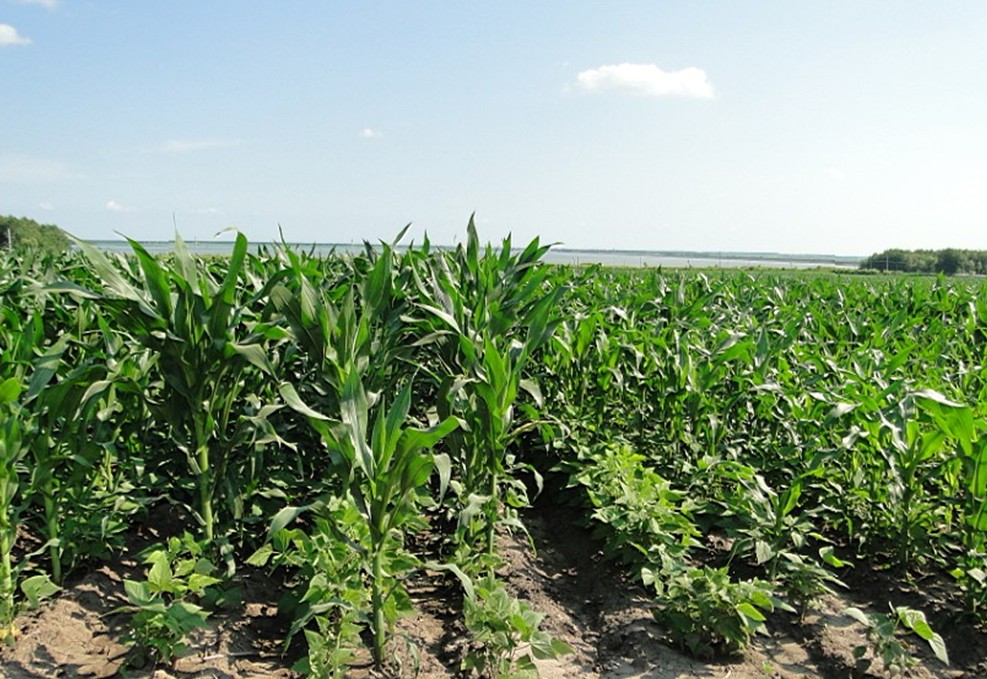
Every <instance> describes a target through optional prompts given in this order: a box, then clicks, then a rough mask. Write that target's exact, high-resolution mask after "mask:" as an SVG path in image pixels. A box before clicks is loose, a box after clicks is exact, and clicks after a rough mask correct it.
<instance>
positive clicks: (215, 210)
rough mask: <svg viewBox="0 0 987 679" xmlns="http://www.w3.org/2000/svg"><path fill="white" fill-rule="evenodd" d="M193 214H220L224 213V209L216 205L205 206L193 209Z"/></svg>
mask: <svg viewBox="0 0 987 679" xmlns="http://www.w3.org/2000/svg"><path fill="white" fill-rule="evenodd" d="M192 214H196V215H209V216H219V215H222V214H223V211H222V210H220V209H218V208H214V207H204V208H198V209H195V210H192Z"/></svg>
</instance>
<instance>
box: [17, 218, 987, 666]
mask: <svg viewBox="0 0 987 679" xmlns="http://www.w3.org/2000/svg"><path fill="white" fill-rule="evenodd" d="M398 240H400V236H399V238H398V239H397V240H396V241H395V242H394V243H391V244H385V243H382V244H380V245H379V246H376V247H372V246H369V245H368V246H367V248H366V249H365V252H364V253H362V254H361V255H358V256H338V255H331V256H329V257H325V258H320V257H314V256H312V255H310V254H306V253H304V252H299V251H295V250H292V249H291V248H288V247H280V246H279V247H272V248H262V249H260V250H258V251H256V252H251V251H250V249H249V247H248V244H247V241H246V239H244V238H243V237H242V236H239V237H238V238H237V240H236V243H235V246H234V248H233V252H232V255H231V256H230V257H228V258H201V257H195V256H193V255H191V254H190V253H189V252H188V250H187V249H186V248H185V246H184V244H183V243H182V242H181V241H180V240H179V241H178V242H177V243H176V249H175V252H174V254H172V255H169V256H165V257H154V256H151V255H150V254H149V253H147V252H146V251H145V250H144V248H143V247H141V245H140V244H139V243H136V242H133V243H132V244H131V245H132V251H133V252H132V254H131V255H129V256H122V255H119V256H118V255H110V254H107V253H104V252H101V251H98V250H96V249H94V248H92V247H91V246H88V245H87V244H85V243H79V244H78V251H77V252H76V253H73V254H72V255H70V256H66V257H64V258H61V259H57V260H53V259H51V258H47V259H46V258H40V257H38V258H35V257H32V256H31V255H30V254H27V255H24V254H21V255H20V256H17V257H14V256H5V257H4V258H2V259H0V300H2V303H3V304H2V307H0V313H2V324H0V415H2V422H3V436H2V439H0V557H2V562H0V623H2V624H3V626H4V627H3V629H4V632H3V636H4V637H7V638H11V639H12V638H13V637H14V634H15V631H16V627H15V624H16V623H15V621H14V616H15V614H16V613H17V611H18V610H20V609H21V608H22V607H23V606H25V605H31V604H37V602H38V601H39V600H40V599H42V598H44V597H45V596H51V595H53V594H54V593H55V592H56V591H57V587H58V585H59V584H60V583H61V582H62V580H63V578H64V577H65V575H66V573H67V572H70V571H73V570H79V569H82V568H85V567H87V566H89V565H91V564H92V563H94V562H97V561H99V560H100V559H105V558H107V557H108V555H109V554H111V553H112V552H115V551H119V550H121V549H123V548H124V547H125V545H126V541H127V539H128V538H127V536H128V534H130V533H132V532H133V529H134V527H135V526H136V525H137V524H139V523H141V522H143V521H147V517H148V516H149V515H150V513H151V512H153V511H154V508H155V507H159V506H161V505H162V504H168V505H172V506H176V507H179V508H183V510H184V515H186V516H188V517H189V519H190V521H191V522H192V523H191V525H189V526H187V527H184V528H183V530H181V531H179V532H176V534H175V535H172V536H170V539H168V540H167V541H166V542H165V543H163V544H160V545H157V546H155V547H152V548H150V549H148V550H147V551H146V552H145V553H144V560H145V563H146V566H147V569H146V572H145V579H143V580H133V581H127V583H126V594H127V596H128V598H129V601H130V604H129V605H128V606H127V607H125V610H124V612H127V613H128V614H130V616H131V628H132V632H131V640H132V642H133V643H134V647H135V654H138V651H139V652H140V653H142V654H144V656H145V657H149V658H150V659H153V660H170V659H171V658H172V657H174V656H175V655H176V654H178V653H180V652H181V650H182V645H183V643H184V642H185V639H186V638H187V635H188V633H189V632H191V631H192V630H193V629H195V628H196V627H201V626H203V625H205V624H206V621H207V618H208V616H209V614H210V612H211V611H212V610H214V609H215V608H216V607H217V606H220V605H221V602H222V601H223V592H224V591H225V589H226V588H227V587H228V586H229V583H230V582H231V578H233V577H234V575H235V573H236V572H237V571H238V570H242V569H244V568H266V569H268V570H269V571H271V572H272V573H274V574H276V575H278V576H279V577H281V578H282V579H283V581H284V582H285V583H286V585H285V586H286V589H287V590H288V596H287V597H286V598H285V603H284V607H285V609H286V612H287V613H288V614H289V615H290V616H291V619H292V621H293V622H292V625H291V628H290V630H289V631H288V634H287V637H288V639H287V641H286V645H287V644H291V643H292V640H293V639H294V638H295V637H297V636H298V635H303V636H304V639H305V644H306V646H307V654H305V657H304V658H303V659H302V660H301V661H300V662H299V665H298V668H299V669H300V670H302V671H306V672H309V673H311V674H312V675H314V676H333V675H340V674H342V673H344V672H345V671H346V668H347V667H348V666H349V665H350V664H351V663H353V662H355V659H356V658H358V657H359V656H360V655H361V654H362V653H363V652H364V651H363V649H367V652H368V653H369V655H370V656H371V659H372V660H373V662H374V663H376V664H377V665H378V666H382V665H386V664H387V663H388V662H390V659H391V658H392V657H393V651H392V649H391V644H390V639H391V637H392V634H393V630H394V624H395V622H396V621H397V619H398V618H399V617H400V616H401V615H404V614H405V613H407V612H408V611H409V610H410V609H411V606H412V604H411V598H410V595H409V592H408V584H409V582H410V581H411V579H413V578H452V581H453V582H456V583H458V585H459V587H460V589H461V591H462V592H463V597H464V599H463V611H464V621H465V624H466V626H467V628H468V629H469V630H470V631H471V633H472V634H473V642H472V645H471V650H470V653H469V655H468V657H467V658H465V659H464V661H463V666H464V668H467V669H475V670H477V671H479V672H481V673H486V674H489V675H500V674H504V673H508V672H511V671H518V672H530V671H532V669H533V663H532V657H547V656H551V655H555V654H558V653H561V652H564V651H565V650H566V648H565V647H564V645H563V644H561V643H559V642H556V641H554V640H552V639H551V638H549V637H548V636H547V635H546V634H544V633H543V632H541V631H540V630H539V629H538V624H537V623H538V616H537V615H536V614H535V613H534V612H533V611H530V610H528V609H527V607H526V606H525V605H524V604H523V602H518V601H516V600H513V599H512V598H511V597H510V596H509V595H508V594H507V593H506V591H505V590H504V588H503V585H502V584H501V583H499V582H498V581H497V576H496V573H497V567H498V565H499V559H498V556H497V549H496V546H497V539H496V538H497V534H498V532H500V531H502V530H523V525H522V523H521V521H520V519H519V514H518V512H519V510H521V509H522V508H524V507H525V506H527V504H528V501H529V494H530V493H531V492H532V491H535V492H538V491H540V490H541V488H542V478H543V476H544V475H551V476H553V477H555V478H563V479H565V480H566V481H567V483H564V484H562V485H567V486H568V488H566V489H564V490H563V491H560V492H559V495H558V496H557V497H554V498H552V500H553V501H557V502H575V503H579V504H580V505H581V506H582V507H584V509H585V516H586V522H587V524H588V525H591V526H592V527H593V528H594V530H595V531H596V532H597V534H598V535H599V536H600V538H601V539H602V540H604V544H605V545H606V546H607V549H608V550H609V552H610V554H611V555H612V556H613V557H614V558H616V559H618V560H620V561H622V562H624V563H626V564H628V565H630V566H631V567H632V568H633V569H634V571H635V572H637V573H640V575H641V578H642V582H643V583H644V584H645V585H646V586H648V587H649V588H651V589H652V591H653V593H654V597H655V614H656V617H657V618H658V619H659V621H660V622H661V623H662V624H663V626H664V628H665V629H666V630H667V631H668V634H669V637H670V638H671V639H672V640H673V641H675V642H677V643H680V644H681V645H683V646H684V647H686V648H688V649H690V650H692V651H693V652H695V653H698V654H710V653H720V652H732V651H736V650H739V649H741V648H743V646H744V645H745V644H746V643H747V642H748V641H749V640H750V638H751V635H752V634H754V633H755V632H757V631H760V630H762V629H764V628H765V626H766V625H767V624H769V623H770V617H769V616H770V615H771V614H772V613H773V612H774V611H777V610H788V611H795V612H797V613H801V614H803V615H804V613H805V612H806V611H807V610H809V609H810V608H811V607H812V606H813V605H815V603H816V601H817V600H818V598H819V597H820V596H821V595H822V594H824V593H826V592H827V591H829V590H830V588H832V587H838V586H840V579H839V578H840V573H841V570H842V569H844V568H846V567H847V565H848V564H851V563H852V564H853V565H854V567H857V568H862V567H874V568H885V567H888V568H893V569H897V570H898V571H899V572H900V573H901V574H902V575H903V577H904V576H907V577H922V576H925V575H930V574H937V573H938V574H948V576H949V577H950V578H951V579H952V580H953V582H954V591H955V596H956V598H957V601H959V602H961V605H962V608H963V610H964V611H965V615H967V616H968V617H969V619H970V620H972V621H973V622H974V623H975V624H976V623H979V622H982V620H983V615H984V605H985V603H987V577H985V575H984V573H985V570H987V568H985V556H984V554H985V544H984V535H985V528H987V509H985V507H987V418H985V413H984V410H983V406H982V405H980V404H982V403H984V398H983V397H984V396H985V392H987V377H985V373H984V370H983V367H982V361H983V355H984V351H983V349H984V343H985V338H987V299H985V297H984V296H983V292H982V290H979V289H977V286H976V285H973V284H969V283H963V282H960V283H954V282H952V281H947V280H946V279H939V280H932V279H885V278H881V279H862V278H849V279H839V278H836V277H834V276H815V275H785V276H774V275H768V274H758V275H756V276H755V275H750V274H741V273H719V274H717V275H716V276H707V275H703V274H701V273H695V272H663V271H660V270H658V271H655V270H609V269H603V268H600V267H589V268H567V267H549V266H547V265H545V264H543V263H542V261H541V258H542V256H543V255H544V253H545V251H546V248H545V247H544V246H541V245H540V244H539V243H538V241H534V242H533V243H531V244H530V245H529V246H527V247H526V248H524V249H518V250H514V249H512V247H511V243H510V241H509V240H507V241H505V242H504V243H503V244H502V246H501V247H500V248H496V249H495V248H492V247H490V246H486V247H481V245H480V243H479V241H478V238H477V235H476V232H475V229H473V227H472V224H471V225H470V227H469V229H468V238H467V242H466V243H465V244H463V245H461V246H459V247H457V248H456V249H454V250H442V249H436V248H433V247H431V245H430V244H429V243H428V242H427V241H426V242H424V243H422V244H421V245H418V246H408V247H400V248H399V247H397V242H398ZM558 485H559V484H548V486H547V487H550V488H555V487H557V486H558ZM553 492H554V491H553ZM895 615H896V616H897V618H898V622H901V623H904V625H905V626H906V627H908V628H909V629H911V630H913V631H915V632H917V633H918V634H920V636H923V637H924V638H926V639H927V640H928V641H930V643H932V644H933V647H934V648H935V649H936V651H937V653H939V654H940V656H941V657H942V658H945V649H944V648H942V643H941V639H940V638H939V637H938V636H937V635H935V634H934V633H933V632H932V631H931V629H929V628H928V625H927V624H926V623H925V621H924V618H923V617H922V616H921V614H920V613H919V612H917V611H911V610H910V609H897V610H896V611H895ZM869 620H870V622H871V623H873V624H875V625H877V623H878V622H880V621H878V620H876V619H874V618H870V619H869ZM525 649H527V650H526V651H525ZM138 655H139V654H138ZM891 660H892V661H894V660H896V659H895V658H892V659H891ZM136 661H139V660H135V662H136Z"/></svg>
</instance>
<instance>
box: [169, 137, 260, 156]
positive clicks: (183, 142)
mask: <svg viewBox="0 0 987 679" xmlns="http://www.w3.org/2000/svg"><path fill="white" fill-rule="evenodd" d="M241 143H242V142H241V141H240V140H239V139H169V140H168V141H166V142H165V143H164V144H162V145H161V146H158V147H155V148H153V149H151V150H152V151H153V152H155V153H193V152H195V151H205V150H208V149H223V148H230V147H232V146H239V145H240V144H241Z"/></svg>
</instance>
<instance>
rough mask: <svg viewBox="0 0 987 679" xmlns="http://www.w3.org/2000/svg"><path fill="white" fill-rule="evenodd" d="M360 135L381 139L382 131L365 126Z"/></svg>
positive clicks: (365, 137)
mask: <svg viewBox="0 0 987 679" xmlns="http://www.w3.org/2000/svg"><path fill="white" fill-rule="evenodd" d="M360 136H361V137H363V138H364V139H380V132H378V131H377V130H375V129H373V128H370V127H365V128H363V131H362V132H360Z"/></svg>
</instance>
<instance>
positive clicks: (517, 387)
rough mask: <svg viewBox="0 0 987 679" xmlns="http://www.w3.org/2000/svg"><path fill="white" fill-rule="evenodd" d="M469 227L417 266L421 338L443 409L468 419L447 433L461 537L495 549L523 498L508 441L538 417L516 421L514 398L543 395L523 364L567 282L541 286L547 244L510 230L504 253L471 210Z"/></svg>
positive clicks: (543, 334)
mask: <svg viewBox="0 0 987 679" xmlns="http://www.w3.org/2000/svg"><path fill="white" fill-rule="evenodd" d="M467 232H468V234H467V236H468V237H467V242H466V244H465V245H460V246H459V247H458V248H457V249H456V251H455V252H454V253H451V255H450V256H449V257H448V258H442V257H436V258H433V259H430V260H428V264H430V266H427V267H424V270H423V271H422V272H421V273H419V275H418V278H417V284H418V287H419V291H420V294H421V301H420V302H419V307H420V308H421V310H422V311H423V312H424V313H425V314H426V318H427V320H425V321H423V323H424V325H425V328H426V329H425V330H424V331H423V332H422V333H421V334H422V335H423V338H422V339H421V340H419V344H420V345H421V346H423V347H425V348H427V349H429V351H430V354H431V356H432V357H433V360H434V361H435V364H434V365H435V366H436V367H435V368H433V371H432V377H433V379H434V380H435V381H436V382H437V383H438V385H439V395H438V399H439V403H438V407H439V412H440V414H441V415H442V416H443V417H458V418H460V419H461V420H462V421H463V422H464V426H463V428H462V430H461V431H460V432H459V433H458V434H457V435H456V436H455V437H454V439H453V440H451V441H450V443H451V454H452V457H453V462H454V464H455V465H456V468H457V474H456V475H455V476H456V478H455V480H454V483H453V484H452V486H451V488H452V489H453V491H454V492H455V494H456V497H457V498H458V499H459V502H460V511H459V516H458V524H459V534H460V537H461V540H462V541H464V542H465V544H466V546H467V547H470V548H473V547H480V548H481V549H482V550H484V551H485V552H486V553H487V555H488V556H490V555H493V553H494V547H495V541H494V536H495V530H496V527H497V526H498V525H501V524H502V522H504V523H511V524H513V525H515V526H517V525H518V522H517V520H516V516H515V515H514V509H513V508H515V507H518V506H523V505H524V504H526V503H527V497H526V493H525V487H524V486H523V484H521V483H520V481H519V480H518V479H516V477H515V476H514V473H515V472H517V471H519V470H520V469H521V468H522V464H521V463H520V462H519V461H518V460H517V459H516V457H515V456H514V455H513V454H512V453H511V451H510V448H511V445H512V444H513V443H514V442H515V441H516V440H517V439H518V437H519V436H520V435H521V434H523V433H524V432H525V431H527V430H529V429H530V428H532V427H533V426H536V425H537V417H535V418H531V417H530V416H529V418H528V419H527V421H520V422H519V421H517V420H518V418H516V415H515V404H516V401H517V400H518V398H519V396H520V395H521V393H522V391H526V392H528V393H529V394H530V395H531V397H532V398H533V400H534V401H535V403H536V405H538V403H539V402H540V391H539V390H538V388H537V384H535V383H534V382H533V381H532V380H530V379H527V378H526V377H525V375H526V372H525V371H526V369H527V367H528V364H529V362H531V361H532V360H533V358H534V357H535V356H536V354H537V352H538V350H539V348H540V347H542V346H543V345H544V344H545V343H546V342H547V340H548V339H549V338H550V337H551V336H552V333H553V332H554V329H555V327H556V325H557V323H558V319H557V318H556V317H555V315H554V310H555V306H556V304H557V303H558V300H559V299H560V297H561V295H562V294H563V292H564V290H563V288H561V287H554V288H550V289H547V290H546V289H545V287H544V283H545V281H546V278H547V269H545V268H544V267H540V266H539V260H540V259H541V257H542V256H543V255H544V253H545V252H546V251H547V249H548V248H547V247H543V246H541V245H539V242H538V240H537V239H536V240H534V241H532V242H531V243H530V244H529V245H528V246H527V247H526V248H525V249H524V250H523V251H522V252H521V253H520V254H514V253H513V252H512V250H511V241H510V239H509V238H508V239H506V240H505V241H504V243H503V245H502V247H501V250H500V252H499V253H495V252H494V250H493V248H492V247H491V246H489V245H488V246H487V248H486V251H485V252H483V253H482V254H481V249H480V245H479V239H478V237H477V233H476V228H475V226H474V224H473V220H472V219H471V220H470V223H469V225H468V227H467ZM505 500H506V503H505ZM505 504H506V506H505ZM502 511H503V512H504V516H503V517H501V512H502Z"/></svg>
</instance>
